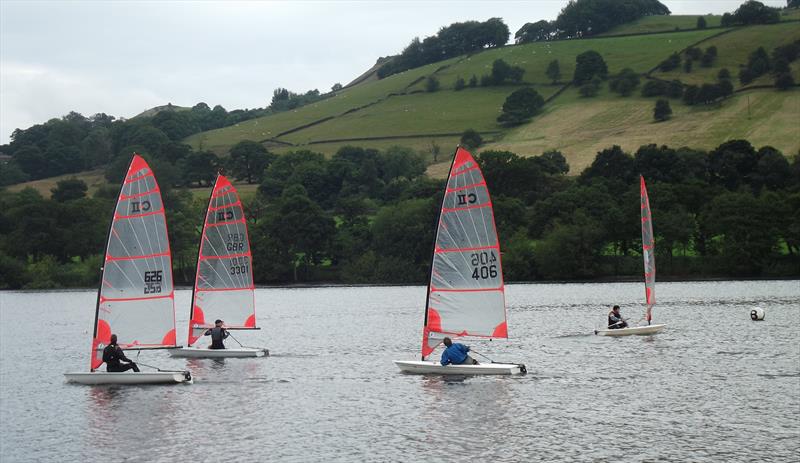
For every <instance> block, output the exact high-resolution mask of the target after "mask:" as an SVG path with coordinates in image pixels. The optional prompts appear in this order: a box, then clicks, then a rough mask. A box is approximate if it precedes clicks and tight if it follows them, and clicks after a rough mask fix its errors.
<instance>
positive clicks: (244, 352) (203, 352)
mask: <svg viewBox="0 0 800 463" xmlns="http://www.w3.org/2000/svg"><path fill="white" fill-rule="evenodd" d="M169 355H171V356H173V357H181V358H205V359H215V358H247V357H261V356H268V355H269V351H268V350H267V349H260V348H255V347H241V348H238V349H237V348H233V349H227V348H226V349H208V348H203V347H182V348H180V349H170V351H169Z"/></svg>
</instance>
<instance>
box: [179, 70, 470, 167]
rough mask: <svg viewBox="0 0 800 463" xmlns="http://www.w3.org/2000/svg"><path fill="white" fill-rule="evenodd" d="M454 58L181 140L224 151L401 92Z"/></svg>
mask: <svg viewBox="0 0 800 463" xmlns="http://www.w3.org/2000/svg"><path fill="white" fill-rule="evenodd" d="M457 60H458V58H454V59H452V60H448V61H443V62H439V63H434V64H429V65H427V66H422V67H419V68H416V69H411V70H409V71H406V72H402V73H400V74H395V75H393V76H390V77H387V78H385V79H381V80H373V81H369V82H365V83H363V84H360V85H356V86H354V87H352V88H348V89H346V90H342V91H341V92H339V93H338V94H337V95H336V96H333V97H331V98H328V99H325V100H321V101H318V102H316V103H313V104H310V105H307V106H303V107H301V108H297V109H295V110H291V111H285V112H281V113H278V114H274V115H270V116H265V117H260V118H258V119H252V120H249V121H245V122H242V123H239V124H236V125H234V126H231V127H224V128H221V129H216V130H210V131H208V132H202V133H198V134H195V135H192V136H190V137H188V138H187V139H186V140H185V142H186V143H188V144H189V145H191V146H192V147H193V148H195V149H198V148H201V147H202V148H203V149H207V150H212V151H214V152H216V153H217V154H227V151H228V149H230V147H231V146H233V145H235V144H236V143H237V142H240V141H242V140H255V141H261V140H266V139H269V138H273V137H275V136H276V135H278V134H279V133H280V132H283V131H286V130H289V129H292V128H295V127H299V126H301V125H305V124H308V123H310V122H313V121H317V120H320V119H323V118H325V117H331V116H338V115H341V114H342V113H344V112H346V111H348V110H350V109H354V108H358V107H360V106H364V105H367V104H370V103H374V102H377V101H378V100H380V99H382V98H386V97H387V96H388V95H389V94H390V93H401V92H403V91H405V89H406V87H407V86H408V85H409V84H411V83H412V82H414V81H415V80H417V79H419V78H420V77H424V76H427V75H429V74H431V73H433V72H434V71H435V70H436V69H438V68H440V67H441V66H444V65H447V64H449V63H452V62H455V61H457Z"/></svg>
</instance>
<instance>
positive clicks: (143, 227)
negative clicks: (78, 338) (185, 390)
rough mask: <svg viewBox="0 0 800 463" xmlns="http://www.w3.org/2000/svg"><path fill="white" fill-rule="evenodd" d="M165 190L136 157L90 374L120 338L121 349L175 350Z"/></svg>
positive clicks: (103, 291) (121, 198) (101, 292)
mask: <svg viewBox="0 0 800 463" xmlns="http://www.w3.org/2000/svg"><path fill="white" fill-rule="evenodd" d="M168 236H169V235H168V232H167V224H166V216H165V213H164V207H163V201H162V199H161V190H160V189H159V188H158V183H157V182H156V180H155V177H154V176H153V172H152V170H151V169H150V166H149V165H148V164H147V162H146V161H145V160H144V159H143V158H141V157H140V156H138V155H134V156H133V158H132V159H131V163H130V165H129V166H128V170H127V172H126V175H125V179H124V180H123V182H122V186H121V187H120V192H119V194H118V196H117V204H116V206H115V208H114V213H113V215H112V220H111V224H110V226H109V231H108V239H107V241H106V249H105V253H104V254H105V258H104V265H103V270H102V275H101V278H100V285H99V289H98V294H97V310H96V316H95V324H94V334H93V338H92V355H91V369H92V370H94V369H96V368H98V367H99V366H100V365H101V364H102V363H103V359H102V351H103V349H104V348H105V346H106V345H108V342H109V340H110V337H111V334H112V333H113V334H116V335H117V338H118V344H119V345H120V346H122V347H130V346H148V348H169V347H175V301H174V286H173V283H172V255H171V251H170V247H169V238H168Z"/></svg>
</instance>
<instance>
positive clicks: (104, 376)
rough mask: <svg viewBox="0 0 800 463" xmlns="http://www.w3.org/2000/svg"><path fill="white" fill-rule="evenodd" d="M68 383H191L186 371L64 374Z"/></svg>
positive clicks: (190, 376) (190, 377) (189, 375)
mask: <svg viewBox="0 0 800 463" xmlns="http://www.w3.org/2000/svg"><path fill="white" fill-rule="evenodd" d="M64 376H65V377H66V378H67V382H69V383H78V384H177V383H191V382H192V375H191V374H190V373H189V372H188V371H151V372H140V373H133V372H130V371H126V372H122V373H112V372H106V371H94V372H80V373H64Z"/></svg>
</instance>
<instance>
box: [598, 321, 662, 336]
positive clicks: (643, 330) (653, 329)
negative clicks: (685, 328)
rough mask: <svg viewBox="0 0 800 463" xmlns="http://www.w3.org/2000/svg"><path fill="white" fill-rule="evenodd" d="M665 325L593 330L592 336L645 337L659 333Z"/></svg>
mask: <svg viewBox="0 0 800 463" xmlns="http://www.w3.org/2000/svg"><path fill="white" fill-rule="evenodd" d="M666 327H667V325H665V324H661V325H646V326H634V327H631V328H619V329H616V330H595V332H594V334H596V335H598V336H632V335H639V336H642V335H646V334H656V333H658V332H659V331H661V330H663V329H664V328H666Z"/></svg>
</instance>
